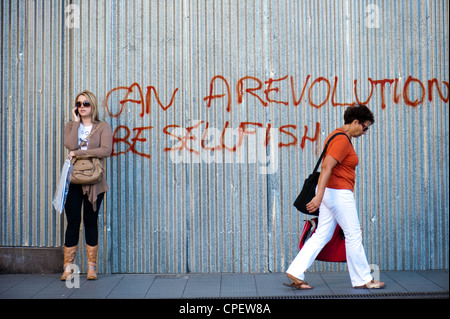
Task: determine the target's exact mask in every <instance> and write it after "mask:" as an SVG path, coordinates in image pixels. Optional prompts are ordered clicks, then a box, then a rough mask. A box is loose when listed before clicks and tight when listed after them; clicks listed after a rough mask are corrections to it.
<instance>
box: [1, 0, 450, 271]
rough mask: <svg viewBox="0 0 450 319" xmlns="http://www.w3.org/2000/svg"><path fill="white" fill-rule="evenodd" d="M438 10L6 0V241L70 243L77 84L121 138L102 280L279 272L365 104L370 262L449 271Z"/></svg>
mask: <svg viewBox="0 0 450 319" xmlns="http://www.w3.org/2000/svg"><path fill="white" fill-rule="evenodd" d="M448 4H449V3H448V1H406V0H405V1H359V0H358V1H287V0H286V1H284V0H275V1H264V0H261V1H259V0H240V1H237V0H236V1H235V0H223V1H219V0H217V1H212V0H201V1H182V0H171V1H156V0H155V1H108V0H104V1H87V0H85V1H67V0H66V1H56V0H55V1H2V3H1V23H0V25H1V32H0V36H1V38H0V42H1V43H2V49H1V61H0V62H1V65H0V67H1V91H0V93H1V157H0V172H1V173H0V174H1V175H0V178H1V180H2V184H1V186H0V190H1V192H0V194H1V201H0V202H1V203H0V207H1V217H0V218H1V219H0V222H1V227H0V229H1V234H0V245H4V246H48V247H53V246H61V245H62V244H63V238H64V236H63V235H64V227H65V222H64V219H65V218H64V217H60V216H59V215H58V214H57V213H55V211H54V210H53V208H52V206H51V199H52V195H53V193H54V191H55V187H56V181H57V179H58V176H59V170H60V167H61V166H62V163H63V161H64V158H65V155H66V151H65V150H64V147H63V128H64V124H65V122H66V121H68V120H69V118H70V108H71V105H72V104H73V100H74V97H75V95H76V93H77V92H80V91H82V90H84V89H89V90H91V91H93V92H94V93H96V94H97V96H98V98H99V101H100V102H101V103H102V109H101V111H100V115H101V118H102V119H103V120H105V121H108V122H109V123H110V125H111V127H112V129H113V131H114V137H115V143H114V155H113V156H112V157H111V158H110V159H108V161H107V174H108V175H107V178H108V182H109V185H110V190H109V191H108V192H107V196H106V198H105V201H104V205H103V209H102V212H101V215H100V219H99V227H100V230H101V231H100V243H101V248H100V268H101V271H102V272H131V273H140V272H151V273H179V272H278V271H284V270H285V269H286V268H287V266H288V265H289V264H290V262H291V261H292V259H293V258H294V257H295V255H296V253H297V247H298V238H299V235H300V232H301V228H302V227H303V220H304V216H303V215H301V214H299V213H298V212H296V211H295V209H294V208H293V207H292V202H293V200H294V199H295V197H296V195H297V193H298V191H299V190H300V188H301V186H302V183H303V180H304V178H305V177H306V176H307V175H308V174H309V173H310V171H311V170H312V169H313V167H314V164H315V161H316V159H317V157H318V155H319V154H320V151H321V147H322V145H323V141H324V139H325V138H326V136H327V135H328V134H329V133H330V132H331V131H332V130H333V129H334V128H336V127H339V126H341V125H342V124H343V123H342V122H343V120H342V117H343V112H344V110H345V107H346V105H347V104H351V103H354V102H358V101H360V102H366V101H367V104H368V105H369V107H370V108H371V109H372V110H373V112H374V114H375V118H376V122H375V124H374V125H373V126H372V127H371V128H370V130H369V133H368V134H367V135H366V136H364V137H362V138H360V139H358V140H355V141H354V142H353V144H354V146H355V149H356V151H357V153H358V155H359V158H360V165H359V166H358V169H357V184H356V189H355V196H356V199H357V203H358V209H359V214H360V220H361V226H362V229H363V240H364V245H365V248H366V253H367V256H368V259H369V262H371V263H373V264H377V265H378V266H379V267H380V269H381V270H412V269H440V268H445V269H448V264H449V260H448V247H449V243H448V237H449V231H448V230H449V219H448V215H449V195H448V189H449V165H448V158H449V154H448V147H449V140H448V136H449V135H448V134H449V124H448V117H449V114H448V109H449V104H448V96H449V89H448V85H449V84H448V83H449V82H448V81H449V79H448V71H449V65H448V58H449V55H448V52H449V41H448V26H449V21H448V9H449V8H448ZM70 5H71V6H70ZM78 13H79V17H80V21H79V22H80V23H79V25H76V22H77V17H78ZM71 18H75V19H71ZM253 89H255V90H253ZM221 95H223V96H221ZM208 97H209V98H208ZM207 128H208V129H209V130H208V131H206V129H207ZM239 128H242V129H243V130H241V131H239ZM227 129H228V130H227ZM256 129H258V130H257V133H258V134H252V132H255V131H256ZM205 132H206V133H209V134H206V133H205ZM224 132H226V133H224ZM185 136H186V138H184V139H183V137H185ZM214 136H215V137H216V138H217V139H216V140H214ZM228 137H230V138H228ZM306 137H307V138H306ZM202 139H203V145H202ZM240 139H241V140H240ZM180 140H181V141H180ZM222 141H223V143H222ZM240 141H241V142H242V145H241V146H240V145H239V142H240ZM234 145H235V146H237V149H236V151H230V150H229V149H232V147H233V146H234ZM224 146H226V147H228V148H229V149H226V148H224ZM180 147H181V148H184V151H185V155H186V156H185V157H184V159H183V157H182V155H183V154H182V153H181V152H177V151H173V149H177V148H180ZM211 148H214V149H211ZM171 149H172V150H171ZM197 152H199V153H198V154H197ZM267 161H268V164H267V165H265V164H264V163H265V162H267ZM264 166H267V167H264ZM272 168H275V169H274V171H271V170H272ZM80 238H83V237H82V236H81V237H80ZM82 253H83V252H82ZM80 256H81V257H79V260H78V262H79V263H80V266H81V268H82V269H84V265H83V264H84V263H85V261H84V257H83V254H80ZM344 267H345V265H340V264H328V263H320V262H317V263H315V264H314V266H313V267H312V269H313V270H333V269H337V270H340V269H344Z"/></svg>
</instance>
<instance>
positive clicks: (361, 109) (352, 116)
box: [344, 104, 375, 124]
mask: <svg viewBox="0 0 450 319" xmlns="http://www.w3.org/2000/svg"><path fill="white" fill-rule="evenodd" d="M354 120H358V121H359V122H361V123H363V122H365V121H370V123H372V124H373V123H374V122H375V119H374V118H373V113H372V111H371V110H369V108H368V107H367V106H366V105H363V104H358V105H354V106H349V107H348V108H347V109H346V110H345V112H344V124H351V123H352V122H353V121H354Z"/></svg>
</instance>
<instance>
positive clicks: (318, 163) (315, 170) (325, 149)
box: [313, 133, 352, 173]
mask: <svg viewBox="0 0 450 319" xmlns="http://www.w3.org/2000/svg"><path fill="white" fill-rule="evenodd" d="M338 135H345V136H347V138H348V141H349V142H350V144H351V143H352V142H351V141H350V138H349V137H348V135H347V134H345V133H336V134H334V135H333V136H332V137H330V139H329V140H328V142H327V144H326V145H325V147H324V149H323V151H322V154H320V158H319V160H318V161H317V164H316V167H314V171H313V173H315V172H317V170H318V169H319V165H320V162H322V159H323V157H324V155H325V152H326V151H327V148H328V145H329V144H330V142H331V140H332V139H333V138H335V137H336V136H338Z"/></svg>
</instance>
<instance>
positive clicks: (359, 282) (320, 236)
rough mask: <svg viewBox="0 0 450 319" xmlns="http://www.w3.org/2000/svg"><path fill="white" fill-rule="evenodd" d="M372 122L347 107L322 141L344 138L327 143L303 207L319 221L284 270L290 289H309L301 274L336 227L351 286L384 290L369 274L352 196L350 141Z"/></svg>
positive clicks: (361, 110)
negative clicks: (312, 194) (341, 123)
mask: <svg viewBox="0 0 450 319" xmlns="http://www.w3.org/2000/svg"><path fill="white" fill-rule="evenodd" d="M373 123H374V118H373V114H372V112H371V111H370V110H369V108H368V107H367V106H365V105H356V106H350V107H348V108H347V109H346V110H345V112H344V126H342V127H340V128H338V129H336V130H335V131H334V132H332V133H331V134H330V135H329V136H328V137H327V139H326V140H325V143H326V142H327V141H328V139H329V138H330V137H331V136H332V135H334V134H335V133H338V132H344V133H345V134H346V135H347V137H346V136H345V135H337V136H336V137H335V138H334V139H333V140H332V141H331V142H330V144H329V146H328V149H327V152H326V154H325V157H324V160H323V162H322V169H321V172H320V177H319V182H318V184H317V189H316V196H315V197H314V198H313V199H312V200H311V202H309V203H308V204H307V205H306V208H307V209H308V211H310V212H313V211H315V210H317V208H319V221H318V226H317V229H316V232H315V233H314V234H313V235H312V236H311V238H310V239H309V240H308V241H307V242H306V243H305V245H304V246H303V248H302V249H301V250H300V252H299V253H298V254H297V256H296V257H295V259H294V261H293V262H292V264H291V265H290V266H289V268H288V270H287V276H288V278H289V279H291V280H292V281H293V283H292V284H291V286H294V287H295V288H297V289H311V288H312V287H311V286H310V285H308V283H307V282H306V281H304V277H305V271H306V270H307V269H308V267H309V266H310V265H311V264H312V263H313V262H314V260H315V259H316V257H317V255H318V254H319V253H320V251H321V250H322V248H323V247H324V246H325V245H326V244H327V243H328V241H329V240H330V239H331V237H332V236H333V233H334V230H335V228H336V224H339V226H340V227H341V228H342V230H343V231H344V235H345V249H346V254H347V266H348V271H349V274H350V279H351V283H352V285H353V287H355V288H382V287H384V283H383V282H381V281H374V280H373V278H372V276H371V274H370V266H369V264H368V262H367V258H366V255H365V252H364V247H363V245H362V235H361V226H360V223H359V219H358V213H357V210H356V203H355V198H354V195H353V189H354V185H355V169H356V166H357V165H358V163H359V159H358V155H357V154H356V152H355V150H354V148H353V145H352V144H351V139H352V138H358V137H360V136H362V135H364V134H366V132H367V130H368V129H369V127H370V125H372V124H373Z"/></svg>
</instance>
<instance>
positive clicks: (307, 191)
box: [294, 133, 350, 216]
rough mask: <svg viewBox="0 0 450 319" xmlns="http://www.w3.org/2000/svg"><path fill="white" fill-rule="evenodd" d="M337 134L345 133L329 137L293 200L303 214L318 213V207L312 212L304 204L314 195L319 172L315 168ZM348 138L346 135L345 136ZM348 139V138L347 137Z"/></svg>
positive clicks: (316, 214)
mask: <svg viewBox="0 0 450 319" xmlns="http://www.w3.org/2000/svg"><path fill="white" fill-rule="evenodd" d="M337 135H345V136H347V134H345V133H336V134H334V135H333V136H332V137H330V139H329V140H328V142H327V144H326V145H325V147H324V149H323V151H322V154H321V155H320V158H319V160H318V161H317V164H316V167H315V168H314V171H313V172H312V174H311V175H309V177H308V178H307V179H305V182H304V183H303V187H302V190H301V191H300V194H299V195H298V196H297V198H296V199H295V202H294V206H295V208H297V209H298V210H299V211H301V212H302V213H304V214H308V215H313V216H318V215H319V209H317V210H316V211H314V212H311V213H310V212H309V211H308V210H307V209H306V204H308V203H309V202H310V201H311V200H312V199H313V198H314V196H315V195H316V186H317V182H318V181H319V176H320V172H318V171H317V170H318V169H319V165H320V162H322V158H323V156H324V155H325V152H326V151H327V148H328V145H329V144H330V142H331V140H332V139H333V138H335V137H336V136H337ZM347 138H348V136H347ZM349 140H350V139H349Z"/></svg>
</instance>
